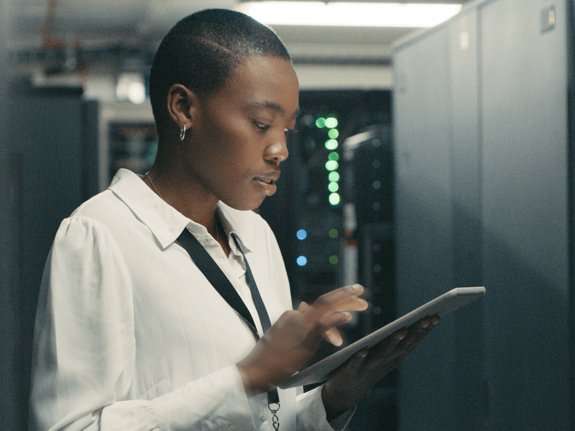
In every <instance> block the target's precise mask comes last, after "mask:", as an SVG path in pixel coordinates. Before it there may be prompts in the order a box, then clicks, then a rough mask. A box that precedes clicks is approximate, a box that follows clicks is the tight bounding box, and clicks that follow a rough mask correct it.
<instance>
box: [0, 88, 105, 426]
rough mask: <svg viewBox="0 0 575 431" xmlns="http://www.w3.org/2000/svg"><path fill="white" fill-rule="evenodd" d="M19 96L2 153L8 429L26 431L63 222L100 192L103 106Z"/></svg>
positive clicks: (0, 413)
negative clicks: (42, 310)
mask: <svg viewBox="0 0 575 431" xmlns="http://www.w3.org/2000/svg"><path fill="white" fill-rule="evenodd" d="M67 93H68V94H58V92H57V91H56V92H52V94H36V93H35V92H33V91H31V90H30V89H28V90H22V91H20V90H15V92H13V93H11V94H9V95H8V96H7V99H6V100H5V102H6V103H5V104H6V106H7V109H5V110H4V112H5V115H6V118H5V120H6V122H5V123H4V134H3V146H2V149H1V151H0V168H1V171H2V172H1V174H0V184H1V186H2V187H1V190H2V194H1V195H0V196H2V206H3V209H2V211H1V213H0V214H1V216H2V234H1V235H0V246H1V252H2V255H3V257H2V267H1V268H2V299H3V301H2V304H1V307H2V313H1V314H2V316H3V320H4V321H6V320H8V322H6V323H7V324H6V326H4V325H3V334H2V335H3V336H2V347H3V352H2V353H3V358H4V359H5V361H6V362H4V361H3V364H2V367H1V368H0V369H1V371H2V375H1V378H2V382H3V385H4V388H5V391H4V392H3V395H4V396H5V397H6V399H7V402H6V403H2V407H1V408H0V418H2V421H5V424H4V422H2V423H3V424H4V425H5V429H26V428H27V417H28V395H29V386H30V365H31V357H32V336H33V327H34V317H35V313H36V303H37V298H38V290H39V287H40V281H41V277H42V272H43V268H44V264H45V261H46V258H47V255H48V252H49V250H50V246H51V244H52V241H53V238H54V235H55V233H56V230H57V229H58V226H59V224H60V222H61V220H62V219H63V218H64V217H67V216H68V215H69V214H70V213H71V212H72V211H73V210H74V209H75V208H76V207H77V206H78V205H79V204H80V203H82V201H83V200H85V199H86V198H88V197H89V196H91V195H92V194H94V193H95V192H96V191H97V184H98V181H97V172H98V169H97V163H98V160H97V147H96V146H97V142H98V139H97V112H98V109H97V103H96V102H88V101H84V100H82V98H81V97H80V95H81V93H79V92H72V93H71V94H70V93H69V92H67Z"/></svg>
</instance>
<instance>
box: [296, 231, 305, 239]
mask: <svg viewBox="0 0 575 431" xmlns="http://www.w3.org/2000/svg"><path fill="white" fill-rule="evenodd" d="M296 236H297V239H299V240H304V239H306V238H307V232H306V230H305V229H300V230H298V231H297V233H296Z"/></svg>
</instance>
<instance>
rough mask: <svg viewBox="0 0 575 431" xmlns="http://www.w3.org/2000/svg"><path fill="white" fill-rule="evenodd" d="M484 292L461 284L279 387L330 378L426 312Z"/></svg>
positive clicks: (444, 311) (443, 310) (446, 309)
mask: <svg viewBox="0 0 575 431" xmlns="http://www.w3.org/2000/svg"><path fill="white" fill-rule="evenodd" d="M484 294H485V287H458V288H456V289H453V290H450V291H449V292H447V293H444V294H443V295H441V296H438V297H437V298H435V299H434V300H432V301H429V302H428V303H427V304H425V305H422V306H421V307H419V308H416V309H415V310H413V311H411V312H410V313H407V314H405V315H404V316H402V317H400V318H399V319H397V320H394V321H393V322H391V323H389V324H388V325H386V326H384V327H383V328H380V329H378V330H376V331H374V332H372V333H371V334H369V335H366V336H365V337H363V338H362V339H360V340H358V341H356V342H355V343H353V344H350V345H349V346H347V347H345V348H343V349H341V350H339V351H338V352H336V353H334V354H332V355H330V356H328V357H327V358H325V359H322V360H321V361H319V362H316V363H315V364H313V365H311V366H309V367H308V368H306V369H304V370H302V371H300V372H298V373H296V374H294V375H293V376H291V377H290V378H289V379H287V380H286V381H285V382H284V383H282V384H281V385H280V388H282V389H287V388H292V387H294V386H303V385H310V384H313V383H318V382H322V381H324V380H327V377H328V375H329V373H331V372H332V371H333V370H335V369H336V368H337V367H339V366H340V365H342V364H343V363H344V362H345V361H347V360H348V359H349V358H351V357H352V356H353V355H354V354H355V353H356V352H358V351H360V350H361V349H364V348H368V349H369V348H371V347H373V346H375V345H376V344H377V343H379V342H380V341H382V340H383V339H385V338H387V337H389V336H390V335H391V334H393V333H394V332H396V331H398V330H399V329H401V328H406V327H408V326H410V325H412V324H414V323H415V322H417V321H418V320H420V319H423V318H424V317H426V316H433V315H436V314H437V315H438V316H439V317H441V318H442V319H443V318H444V317H445V316H447V315H448V314H449V313H451V312H453V311H455V310H457V309H458V308H461V307H463V306H464V305H467V304H469V303H470V302H473V301H475V300H476V299H477V298H479V297H481V296H483V295H484Z"/></svg>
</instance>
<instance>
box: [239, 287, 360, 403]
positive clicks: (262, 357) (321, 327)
mask: <svg viewBox="0 0 575 431" xmlns="http://www.w3.org/2000/svg"><path fill="white" fill-rule="evenodd" d="M362 293H363V287H362V286H360V285H359V284H355V285H353V286H347V287H342V288H339V289H336V290H334V291H332V292H329V293H326V294H325V295H322V296H320V297H319V298H318V299H317V300H316V301H315V302H314V303H313V305H311V306H308V305H307V304H305V303H302V305H300V307H299V308H298V310H297V311H286V312H285V313H284V314H282V315H281V317H280V318H279V319H278V321H277V322H276V323H275V324H274V325H273V326H272V327H271V328H270V329H269V330H268V331H267V332H266V333H265V334H264V336H263V337H262V338H261V339H260V340H259V341H258V342H257V344H256V346H255V347H254V349H253V350H252V351H251V352H250V354H249V355H248V356H247V357H246V358H245V359H243V360H242V361H241V362H239V363H238V364H237V367H238V370H239V372H240V375H241V377H242V380H243V382H244V387H245V388H246V392H247V393H248V396H253V395H257V394H259V393H263V392H268V391H270V390H271V389H273V388H274V387H276V386H278V385H279V384H281V383H282V382H283V381H284V380H286V379H287V378H288V377H290V376H291V375H292V374H294V373H295V372H296V371H299V370H300V369H301V367H303V366H304V365H305V363H306V362H307V361H308V360H309V359H310V358H311V357H312V355H313V354H314V353H315V351H316V350H317V348H318V345H319V342H320V340H321V339H322V337H323V336H324V335H327V337H328V339H329V340H330V341H331V342H332V343H334V344H336V345H339V344H341V336H340V335H339V332H338V331H337V329H336V328H335V327H336V326H337V325H341V324H342V323H346V322H349V320H350V319H351V314H350V313H349V311H362V310H365V309H366V308H367V305H368V304H367V301H365V300H364V299H361V298H359V296H360V295H361V294H362Z"/></svg>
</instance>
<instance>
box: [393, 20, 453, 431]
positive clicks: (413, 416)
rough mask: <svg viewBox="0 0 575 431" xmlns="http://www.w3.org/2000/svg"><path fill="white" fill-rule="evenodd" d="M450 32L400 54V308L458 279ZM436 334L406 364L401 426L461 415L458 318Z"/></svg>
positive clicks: (434, 426) (435, 425) (434, 424)
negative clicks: (457, 407)
mask: <svg viewBox="0 0 575 431" xmlns="http://www.w3.org/2000/svg"><path fill="white" fill-rule="evenodd" d="M448 39H449V34H448V31H447V29H446V28H440V29H437V30H436V31H434V32H432V33H430V34H429V36H428V37H427V38H426V39H422V40H421V41H420V42H419V43H417V44H414V45H412V46H411V47H410V49H409V50H407V49H406V50H402V51H400V52H398V53H397V54H396V56H395V58H394V64H395V65H396V77H397V82H398V88H397V90H396V92H395V94H394V109H395V115H394V127H395V143H396V149H395V154H396V161H395V165H396V194H395V197H396V217H395V221H396V244H397V245H396V247H397V253H396V256H397V284H396V289H397V293H396V298H397V306H398V314H399V315H402V314H404V313H406V312H408V311H410V310H411V309H413V308H414V306H417V305H421V304H423V303H425V302H427V301H428V300H430V299H432V298H434V297H435V296H437V295H438V294H440V293H442V292H446V291H448V290H449V289H450V288H451V287H452V286H453V262H452V261H453V238H452V229H451V225H452V214H451V193H452V192H451V187H452V185H451V182H450V175H449V172H450V151H449V142H450V130H449V128H448V127H445V124H446V123H447V122H448V120H449V111H450V109H449V107H450V98H449V76H448V74H446V73H445V64H446V63H447V61H448V58H449V57H448V49H447V42H448ZM430 341H431V342H429V343H426V345H425V347H424V348H421V349H417V350H415V351H414V352H412V353H411V354H410V356H409V357H408V358H407V359H406V360H405V361H404V364H403V366H402V368H401V373H400V383H399V388H400V401H399V406H400V429H406V430H419V429H425V430H438V431H439V430H447V429H449V424H450V423H452V422H453V415H454V410H453V405H454V403H453V400H454V379H453V373H452V372H451V370H452V367H453V360H454V356H453V355H454V344H453V343H454V341H453V320H448V321H446V322H442V324H441V325H440V326H439V327H438V328H436V331H435V334H433V338H432V340H430ZM422 364H425V366H422ZM422 400H425V402H424V403H423V402H422ZM406 406H409V407H406Z"/></svg>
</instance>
